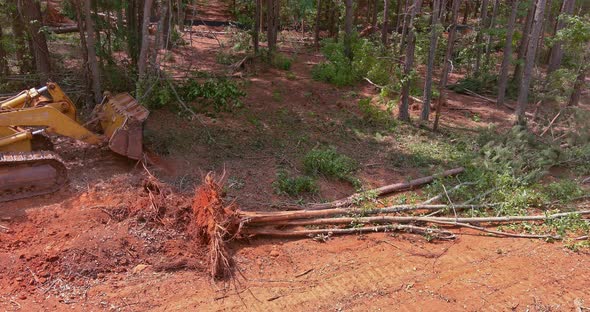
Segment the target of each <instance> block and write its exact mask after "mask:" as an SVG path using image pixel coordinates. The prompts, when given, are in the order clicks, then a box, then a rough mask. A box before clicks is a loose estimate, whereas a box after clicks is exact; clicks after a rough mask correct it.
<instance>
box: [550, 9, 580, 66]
mask: <svg viewBox="0 0 590 312" xmlns="http://www.w3.org/2000/svg"><path fill="white" fill-rule="evenodd" d="M575 3H576V1H575V0H564V1H563V4H562V6H561V10H560V16H559V17H558V19H557V22H556V23H555V31H554V34H557V32H558V31H559V30H561V29H562V28H563V26H564V24H563V21H562V20H561V18H560V17H561V16H562V15H572V14H573V13H574V4H575ZM562 58H563V49H562V48H561V42H560V41H557V42H555V43H554V44H553V46H552V47H551V52H550V56H549V66H548V67H547V76H549V75H550V74H551V73H552V72H554V71H555V70H557V69H558V68H559V67H560V66H561V59H562Z"/></svg>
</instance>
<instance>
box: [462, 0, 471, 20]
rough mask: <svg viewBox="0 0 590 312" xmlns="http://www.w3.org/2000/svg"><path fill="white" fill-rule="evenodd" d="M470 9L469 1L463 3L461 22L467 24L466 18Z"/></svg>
mask: <svg viewBox="0 0 590 312" xmlns="http://www.w3.org/2000/svg"><path fill="white" fill-rule="evenodd" d="M470 9H471V2H469V1H468V2H466V3H465V11H464V12H463V22H461V24H463V25H467V18H468V17H469V13H470V12H469V10H470Z"/></svg>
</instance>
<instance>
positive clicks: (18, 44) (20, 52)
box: [11, 0, 32, 74]
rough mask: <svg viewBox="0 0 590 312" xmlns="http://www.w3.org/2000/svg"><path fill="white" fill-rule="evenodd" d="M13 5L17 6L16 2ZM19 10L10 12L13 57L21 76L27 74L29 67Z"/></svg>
mask: <svg viewBox="0 0 590 312" xmlns="http://www.w3.org/2000/svg"><path fill="white" fill-rule="evenodd" d="M14 4H15V5H17V1H16V0H15V1H14ZM19 11H20V10H14V11H13V12H12V14H11V15H12V16H11V17H12V33H13V35H14V44H15V55H16V62H17V66H18V69H19V72H20V73H21V74H24V73H26V72H28V71H29V70H30V69H31V67H32V66H31V65H30V64H29V62H28V60H27V59H26V58H25V55H26V54H27V52H26V51H27V45H26V37H27V36H26V34H25V26H24V23H23V20H22V18H20V12H19Z"/></svg>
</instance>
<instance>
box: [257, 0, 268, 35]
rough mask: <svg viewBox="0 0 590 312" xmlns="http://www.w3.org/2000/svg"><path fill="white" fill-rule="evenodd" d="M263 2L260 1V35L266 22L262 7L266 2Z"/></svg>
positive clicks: (262, 0)
mask: <svg viewBox="0 0 590 312" xmlns="http://www.w3.org/2000/svg"><path fill="white" fill-rule="evenodd" d="M264 1H265V0H260V12H259V13H260V17H259V18H260V32H261V33H262V32H264V22H265V21H266V20H265V19H264V7H265V4H266V2H264ZM266 1H268V0H266ZM266 5H267V6H268V4H266Z"/></svg>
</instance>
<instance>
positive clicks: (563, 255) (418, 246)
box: [0, 7, 590, 311]
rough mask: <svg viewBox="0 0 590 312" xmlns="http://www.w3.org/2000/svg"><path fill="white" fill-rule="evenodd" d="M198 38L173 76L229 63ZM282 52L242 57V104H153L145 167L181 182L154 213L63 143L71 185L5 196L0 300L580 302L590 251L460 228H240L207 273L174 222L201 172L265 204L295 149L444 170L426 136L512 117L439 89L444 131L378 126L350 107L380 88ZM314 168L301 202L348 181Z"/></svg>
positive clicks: (339, 306)
mask: <svg viewBox="0 0 590 312" xmlns="http://www.w3.org/2000/svg"><path fill="white" fill-rule="evenodd" d="M215 10H216V12H217V11H218V10H219V8H218V7H215ZM215 18H216V20H218V19H219V16H218V15H216V16H215ZM193 29H194V30H195V31H196V30H200V31H209V30H213V31H224V28H223V27H221V28H219V27H217V28H215V27H206V26H193ZM196 34H197V33H193V34H192V35H189V34H187V35H185V38H184V39H185V40H186V41H187V42H188V43H189V44H188V45H187V46H183V47H180V48H178V49H176V50H174V51H173V52H172V58H171V59H172V60H173V61H170V64H169V65H170V66H172V63H173V64H176V65H174V66H178V68H176V70H177V71H178V73H179V74H180V73H182V72H183V68H185V67H191V68H193V70H195V69H198V70H200V71H211V72H220V73H221V72H224V71H225V70H227V68H228V66H225V65H220V64H218V63H217V62H216V57H217V54H218V51H219V42H220V41H221V42H227V41H228V40H229V35H222V34H219V35H216V36H215V37H213V36H205V35H202V34H201V35H196ZM293 37H294V35H293ZM281 49H282V51H283V53H286V54H290V55H293V56H295V61H294V62H293V64H292V67H291V69H290V71H289V74H288V72H287V71H282V70H278V69H273V68H266V67H263V66H262V67H260V66H253V68H251V69H249V71H248V72H249V73H248V74H247V75H244V76H243V77H242V78H239V80H240V81H241V83H242V86H243V88H244V90H245V91H246V93H247V95H246V97H245V98H244V99H243V103H244V108H242V109H239V110H236V111H235V112H232V113H216V114H208V115H207V116H205V115H202V116H201V118H202V120H201V121H200V122H199V121H197V120H189V119H188V118H186V116H184V113H179V112H178V111H175V110H166V109H162V110H157V111H153V112H152V114H151V115H150V118H149V122H148V124H147V125H146V136H149V137H151V139H152V140H155V141H157V142H166V144H165V146H163V147H161V150H156V152H162V151H165V152H166V153H165V154H166V155H164V156H163V158H164V160H165V162H166V163H168V164H169V165H170V167H172V168H173V170H172V171H173V172H168V173H166V172H163V171H159V170H158V169H157V168H150V169H149V170H152V171H153V172H154V174H155V175H157V176H158V177H159V178H160V179H161V180H162V181H164V182H165V183H167V184H168V185H170V187H171V188H173V189H174V190H175V191H176V192H177V193H174V194H169V193H166V194H168V195H170V196H169V198H168V199H167V200H166V203H167V204H168V206H165V207H164V208H163V209H167V210H166V211H163V212H162V215H164V217H162V218H161V219H158V220H150V216H153V215H151V214H150V213H152V212H153V211H149V210H150V209H154V208H153V207H151V206H150V203H153V199H150V196H153V195H152V194H153V193H157V191H154V186H153V185H150V184H149V183H148V184H146V182H145V179H146V174H145V169H144V168H143V167H142V166H141V165H138V164H136V163H134V162H130V161H128V160H126V159H123V158H120V157H117V156H115V155H113V154H112V153H111V152H110V151H108V150H106V149H104V148H95V147H88V146H84V145H82V144H77V143H75V142H72V141H69V140H61V139H60V142H59V143H60V144H59V145H58V147H57V151H58V152H59V153H60V154H61V155H62V156H63V158H64V161H65V162H66V163H67V165H68V167H69V169H70V185H69V186H68V187H66V188H64V189H62V190H61V191H59V192H57V193H55V194H51V195H47V196H42V197H37V198H32V199H25V200H19V201H15V202H10V203H2V209H0V225H2V226H5V227H7V228H9V229H10V230H9V231H0V310H5V311H64V310H70V311H99V310H109V311H146V310H150V311H183V310H184V311H187V310H188V311H197V310H198V311H220V310H222V311H225V310H231V311H234V310H235V311H275V310H281V309H289V311H310V310H311V311H373V310H374V311H391V310H396V311H572V310H573V309H574V300H576V299H582V300H585V301H586V305H590V290H589V289H588V279H589V278H590V258H589V254H588V252H587V251H584V250H581V251H578V252H574V251H572V250H570V249H568V248H566V247H564V245H563V244H561V243H548V242H545V241H542V240H530V239H510V238H494V237H487V236H481V235H479V234H477V233H475V232H472V231H469V230H461V231H460V232H459V233H461V235H460V236H459V237H458V238H457V239H456V240H454V241H442V242H429V241H427V240H426V239H425V238H424V237H423V236H420V235H413V234H397V235H396V234H393V235H392V234H388V233H385V234H384V233H374V234H367V235H354V236H345V237H334V238H332V239H330V240H329V241H327V242H318V241H315V240H312V239H300V240H285V239H267V238H253V239H243V240H238V241H234V242H232V243H231V245H230V246H229V247H230V251H231V253H232V255H233V258H234V259H235V264H236V268H237V270H239V273H238V274H236V279H235V280H230V281H227V282H225V283H221V282H212V281H211V279H210V277H209V275H208V273H207V272H206V259H205V257H204V251H203V250H202V247H200V246H198V244H197V243H195V242H194V241H192V240H191V239H190V228H189V227H190V224H187V222H186V220H187V219H190V216H189V214H190V201H191V196H192V192H193V188H194V186H195V185H196V184H199V183H200V181H201V180H202V178H203V176H204V175H205V174H206V173H207V172H209V171H213V172H216V173H218V174H222V173H224V174H225V178H226V184H225V190H226V192H227V198H228V200H233V201H235V203H236V204H237V205H238V206H239V207H240V208H241V209H243V210H276V209H277V208H276V206H277V205H280V204H282V203H285V202H291V203H292V202H296V201H297V200H298V199H293V198H289V197H285V196H280V195H277V194H275V192H274V190H273V187H272V183H273V181H274V180H275V178H276V172H277V170H279V169H281V168H283V169H286V170H288V171H290V172H294V173H297V172H300V171H302V165H301V159H302V157H303V155H304V154H305V153H306V152H307V151H309V150H310V149H312V148H313V147H314V146H319V145H321V146H328V145H329V146H334V147H335V148H336V149H337V150H338V151H339V152H340V153H342V154H345V155H347V156H349V157H351V158H353V159H355V160H356V161H357V162H358V163H359V164H360V169H359V172H358V173H357V177H358V178H359V179H361V181H362V182H363V185H365V186H381V185H385V184H390V183H394V182H401V181H407V180H408V179H410V178H416V177H419V176H425V175H429V174H432V173H434V172H436V171H438V170H440V169H441V168H450V167H452V166H453V163H452V162H449V161H448V160H447V159H445V155H441V154H439V149H438V147H440V146H441V145H440V144H448V145H450V146H452V144H453V137H454V136H457V137H459V136H464V135H474V134H473V133H474V132H476V131H477V129H478V128H480V127H486V126H488V125H492V124H494V125H497V126H498V127H501V128H502V127H509V126H510V124H511V112H510V111H509V110H508V109H507V108H498V107H495V106H493V105H491V104H489V103H487V102H486V101H484V100H481V99H478V98H475V97H469V96H466V95H461V94H455V93H451V94H450V95H449V106H448V107H447V108H446V110H445V111H444V112H443V118H444V119H443V127H442V133H443V134H433V133H431V132H428V131H425V130H421V129H419V128H416V127H412V126H407V125H398V126H397V128H396V130H395V131H393V132H388V131H383V130H382V129H380V128H379V127H376V126H373V125H370V124H367V123H366V122H364V121H363V118H362V113H361V111H360V110H359V108H358V104H357V103H358V100H359V99H360V98H362V97H366V96H375V95H376V94H377V91H376V90H375V89H374V88H373V87H372V86H371V85H369V84H368V83H361V84H359V85H357V86H355V87H346V88H337V87H334V86H332V85H329V84H326V83H321V82H317V81H314V80H313V79H312V78H311V73H310V71H311V67H312V64H315V63H318V62H320V61H321V60H322V56H321V54H320V53H318V52H315V51H313V50H312V49H309V48H306V47H302V46H301V45H299V44H297V43H292V44H288V43H285V44H284V45H282V48H281ZM183 66H185V67H183ZM458 77H459V76H458V75H455V76H453V77H452V79H457V78H458ZM584 101H585V103H584V104H583V105H590V102H589V100H588V97H587V96H586V97H585V98H584ZM417 114H418V112H417V111H413V118H414V119H415V118H416V115H417ZM476 116H477V117H476ZM441 142H443V143H441ZM416 144H422V145H423V146H426V147H427V148H426V149H420V150H416V149H414V147H415V146H416ZM319 179H320V180H319V185H320V192H319V193H318V194H317V195H310V196H307V197H304V198H303V199H302V200H304V201H306V202H320V201H326V200H333V199H337V198H341V197H344V196H347V195H349V194H351V193H353V192H354V188H353V186H352V185H350V183H347V182H340V181H334V180H331V179H328V178H322V177H320V178H319ZM162 192H164V191H162ZM407 196H408V194H402V195H397V196H396V197H395V199H394V200H398V201H399V202H405V201H406V200H407ZM150 207H151V208H150ZM187 233H188V234H187Z"/></svg>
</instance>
